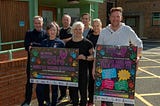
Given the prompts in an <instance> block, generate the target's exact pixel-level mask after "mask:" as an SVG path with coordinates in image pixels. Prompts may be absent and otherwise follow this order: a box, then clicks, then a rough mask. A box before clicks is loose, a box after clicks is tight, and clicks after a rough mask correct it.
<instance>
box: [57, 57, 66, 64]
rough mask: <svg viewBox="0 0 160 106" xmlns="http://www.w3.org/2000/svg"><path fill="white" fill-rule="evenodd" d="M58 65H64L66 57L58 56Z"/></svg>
mask: <svg viewBox="0 0 160 106" xmlns="http://www.w3.org/2000/svg"><path fill="white" fill-rule="evenodd" d="M56 63H57V65H64V59H62V58H61V56H57V62H56Z"/></svg>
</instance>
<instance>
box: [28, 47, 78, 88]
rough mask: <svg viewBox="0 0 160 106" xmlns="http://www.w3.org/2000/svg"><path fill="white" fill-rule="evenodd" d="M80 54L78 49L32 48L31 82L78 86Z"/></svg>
mask: <svg viewBox="0 0 160 106" xmlns="http://www.w3.org/2000/svg"><path fill="white" fill-rule="evenodd" d="M78 54H79V50H78V49H66V48H46V47H34V48H32V49H31V52H30V70H31V74H30V75H31V78H30V82H31V83H42V84H53V85H62V86H74V87H78V67H79V65H78V60H77V59H76V58H77V56H78Z"/></svg>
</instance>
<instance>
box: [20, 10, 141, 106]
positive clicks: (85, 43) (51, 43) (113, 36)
mask: <svg viewBox="0 0 160 106" xmlns="http://www.w3.org/2000/svg"><path fill="white" fill-rule="evenodd" d="M33 22H34V27H35V29H34V30H32V31H28V32H26V36H25V42H24V45H25V49H26V51H27V52H28V62H27V70H26V73H27V83H26V93H25V101H24V102H23V103H22V105H21V106H27V105H29V104H30V102H31V97H32V87H33V84H32V83H30V81H29V79H30V57H29V56H30V55H29V54H30V50H31V48H32V47H36V46H38V47H53V48H78V49H79V56H78V57H77V59H78V60H79V70H78V72H79V76H78V78H79V81H78V87H68V89H69V96H70V101H71V103H72V104H73V106H78V105H80V106H86V105H87V106H93V104H94V101H93V95H94V74H95V65H94V62H95V59H96V58H95V55H94V53H95V52H94V51H95V48H96V45H97V44H102V45H120V46H129V45H130V43H132V44H133V45H135V46H138V55H137V60H138V59H139V58H140V56H141V51H142V48H143V45H142V41H141V40H140V39H139V38H138V36H137V35H136V33H135V32H134V31H133V30H132V29H131V28H130V27H129V26H127V25H125V24H124V23H123V22H122V8H121V7H113V8H112V9H111V10H110V22H111V24H109V25H108V26H107V27H105V28H103V29H102V22H101V20H100V19H98V18H96V19H93V20H92V25H91V24H90V23H91V17H90V14H88V13H84V14H82V16H81V21H77V22H75V23H73V25H72V26H71V25H70V24H71V17H70V16H69V15H68V14H64V15H63V17H62V25H63V26H62V27H61V28H60V27H59V25H58V24H57V23H56V22H51V23H49V24H48V25H47V27H46V31H45V30H44V29H43V28H42V27H43V18H42V17H41V16H35V17H34V19H33ZM58 88H59V90H60V96H59V98H58ZM66 89H67V87H66V86H57V85H51V91H52V93H51V94H52V99H51V100H52V101H51V102H50V85H47V84H37V86H36V95H37V100H38V105H39V106H44V103H45V105H46V106H56V104H57V102H58V101H60V100H62V99H63V98H64V97H65V96H66ZM87 90H88V93H87ZM78 92H79V94H80V101H79V94H78ZM87 98H89V100H88V101H87ZM101 105H102V106H113V103H112V102H102V103H101ZM125 106H133V105H130V104H125Z"/></svg>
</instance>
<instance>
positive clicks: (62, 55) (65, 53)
mask: <svg viewBox="0 0 160 106" xmlns="http://www.w3.org/2000/svg"><path fill="white" fill-rule="evenodd" d="M67 55H68V53H67V51H66V50H60V52H59V56H60V58H61V59H66V57H67Z"/></svg>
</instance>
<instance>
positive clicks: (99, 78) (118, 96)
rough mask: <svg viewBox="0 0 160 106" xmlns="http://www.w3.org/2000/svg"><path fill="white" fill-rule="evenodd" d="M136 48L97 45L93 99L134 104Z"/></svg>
mask: <svg viewBox="0 0 160 106" xmlns="http://www.w3.org/2000/svg"><path fill="white" fill-rule="evenodd" d="M136 58H137V47H135V46H110V45H97V48H96V62H95V66H96V68H95V77H96V79H95V92H94V99H95V100H98V101H110V102H118V103H128V104H134V93H135V76H136V70H137V63H136Z"/></svg>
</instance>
